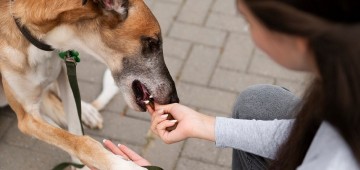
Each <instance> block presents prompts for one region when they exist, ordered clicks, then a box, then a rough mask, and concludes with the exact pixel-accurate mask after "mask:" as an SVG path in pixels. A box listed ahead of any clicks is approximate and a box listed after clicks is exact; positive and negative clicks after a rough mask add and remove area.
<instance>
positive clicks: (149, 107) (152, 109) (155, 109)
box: [146, 102, 160, 115]
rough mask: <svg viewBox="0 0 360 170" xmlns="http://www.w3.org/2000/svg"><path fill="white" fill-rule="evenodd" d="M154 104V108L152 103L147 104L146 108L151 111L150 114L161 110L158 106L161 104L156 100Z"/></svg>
mask: <svg viewBox="0 0 360 170" xmlns="http://www.w3.org/2000/svg"><path fill="white" fill-rule="evenodd" d="M153 106H154V108H152V107H151V105H150V104H147V105H146V109H147V111H148V112H149V113H150V115H153V114H154V112H155V111H157V110H159V109H158V107H159V106H160V105H159V104H157V103H155V102H154V103H153Z"/></svg>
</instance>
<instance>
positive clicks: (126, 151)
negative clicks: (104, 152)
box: [103, 139, 151, 166]
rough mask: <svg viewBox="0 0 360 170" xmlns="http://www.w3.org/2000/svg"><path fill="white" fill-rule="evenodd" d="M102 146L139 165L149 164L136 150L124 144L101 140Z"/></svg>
mask: <svg viewBox="0 0 360 170" xmlns="http://www.w3.org/2000/svg"><path fill="white" fill-rule="evenodd" d="M103 144H104V146H105V147H106V148H107V149H109V150H110V151H111V152H112V153H114V154H115V155H120V156H122V157H124V159H128V160H131V161H133V162H134V163H136V164H137V165H139V166H149V165H151V164H150V162H149V161H147V160H146V159H144V158H143V157H141V156H140V155H138V154H137V153H136V152H134V151H133V150H131V149H130V148H128V147H127V146H125V145H120V144H119V145H118V146H116V145H115V144H114V143H112V142H111V141H110V140H106V139H104V140H103Z"/></svg>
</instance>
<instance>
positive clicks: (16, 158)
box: [0, 0, 306, 170]
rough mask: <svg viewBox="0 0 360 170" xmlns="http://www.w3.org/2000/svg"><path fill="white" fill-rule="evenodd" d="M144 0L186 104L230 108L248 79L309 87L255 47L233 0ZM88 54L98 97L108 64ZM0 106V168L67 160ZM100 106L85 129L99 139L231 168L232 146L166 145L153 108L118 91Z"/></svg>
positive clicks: (88, 84)
mask: <svg viewBox="0 0 360 170" xmlns="http://www.w3.org/2000/svg"><path fill="white" fill-rule="evenodd" d="M146 3H147V4H148V5H149V7H150V8H151V10H152V11H153V13H154V14H155V16H156V17H157V18H158V20H159V22H160V25H161V27H162V34H163V39H164V54H165V60H166V63H167V65H168V68H169V70H170V72H171V75H172V76H173V78H174V79H175V81H176V86H177V89H178V93H179V97H180V100H181V102H182V103H183V104H186V105H188V106H190V107H192V108H194V109H196V110H198V111H200V112H203V113H206V114H209V115H213V116H228V115H230V114H231V109H232V105H233V103H234V101H235V99H236V97H237V96H238V95H239V93H241V91H243V90H244V89H245V88H246V87H247V86H249V85H253V84H264V83H265V84H276V85H280V86H284V87H286V88H288V89H290V90H291V91H293V92H294V93H295V94H297V95H299V96H300V95H302V94H303V91H304V84H305V82H306V81H304V80H305V79H306V75H305V74H302V73H294V72H292V71H289V70H286V69H284V68H282V67H280V66H278V65H276V64H275V63H274V62H273V61H271V60H270V59H269V58H268V57H266V56H265V54H263V53H262V52H261V51H259V50H258V49H256V48H255V47H254V44H253V43H252V42H251V39H250V37H249V33H248V32H247V31H246V29H245V27H246V24H245V21H244V20H243V19H242V18H241V16H239V15H238V14H237V13H236V10H235V5H234V3H235V2H234V0H146ZM82 59H83V61H82V62H81V63H80V64H79V65H78V66H79V67H78V74H79V80H80V87H81V94H82V98H83V99H84V100H85V101H92V100H93V99H95V97H96V96H97V95H98V94H99V93H100V91H101V81H102V75H103V72H104V70H105V69H106V68H105V66H104V65H102V64H101V63H99V62H97V61H96V60H94V59H92V58H91V57H83V58H82ZM89 68H91V69H89ZM0 113H1V114H0V170H21V169H27V170H40V169H44V170H47V169H51V167H53V166H54V165H56V164H57V163H60V162H63V161H68V160H69V156H68V155H67V154H66V153H65V152H63V151H61V150H59V149H57V148H55V147H52V146H50V145H48V144H45V143H44V142H41V141H38V140H36V139H34V138H31V137H28V136H25V135H23V134H21V133H20V132H19V130H18V128H17V125H16V123H17V120H16V117H15V115H14V113H13V112H12V111H11V110H10V109H9V108H8V107H5V108H1V109H0ZM101 113H102V115H103V117H104V128H103V129H101V130H89V129H86V133H87V134H89V135H91V136H92V137H94V138H95V139H97V140H99V141H101V140H102V139H103V138H107V139H111V140H114V141H115V142H119V143H123V144H127V145H128V146H129V147H131V148H133V149H134V150H136V151H137V152H138V153H140V154H141V155H143V156H144V157H145V158H147V159H148V160H150V161H151V162H152V163H153V164H155V165H159V166H161V167H163V168H164V169H166V170H168V169H175V170H185V169H186V170H188V169H198V170H202V169H204V170H229V169H231V168H230V167H231V149H219V148H215V145H214V143H212V142H208V141H202V140H198V139H189V140H186V141H183V142H180V143H177V144H172V145H166V144H164V143H163V142H162V141H160V140H159V139H157V138H149V137H148V136H147V132H148V128H149V125H150V121H149V116H148V115H147V114H146V113H137V112H135V111H132V110H131V109H129V108H128V106H126V104H125V102H124V100H123V99H122V96H121V95H120V94H118V95H117V96H115V98H114V99H113V100H112V101H111V103H110V104H109V105H108V106H107V107H106V108H105V109H104V111H102V112H101Z"/></svg>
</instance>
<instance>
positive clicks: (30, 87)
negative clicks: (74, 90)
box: [0, 0, 178, 170]
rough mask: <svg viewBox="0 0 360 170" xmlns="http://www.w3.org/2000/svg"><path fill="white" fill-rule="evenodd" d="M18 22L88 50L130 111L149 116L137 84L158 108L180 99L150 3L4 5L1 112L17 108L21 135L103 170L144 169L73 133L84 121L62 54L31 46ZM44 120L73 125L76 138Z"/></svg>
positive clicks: (22, 1) (61, 44) (28, 1)
mask: <svg viewBox="0 0 360 170" xmlns="http://www.w3.org/2000/svg"><path fill="white" fill-rule="evenodd" d="M14 17H15V18H18V19H19V20H20V22H21V24H22V25H24V26H26V27H27V28H28V29H29V30H30V32H31V33H32V34H33V35H34V36H35V37H36V38H39V39H41V40H42V41H44V42H46V43H47V44H49V45H51V46H52V47H53V48H55V49H57V50H68V49H76V50H81V51H85V52H87V53H88V54H90V55H92V56H94V57H96V58H97V59H99V60H100V61H102V62H104V63H105V64H106V65H107V66H108V68H109V69H110V71H111V73H112V76H113V78H114V80H115V83H116V84H117V85H118V86H119V88H120V91H121V92H122V93H123V94H124V97H125V99H126V101H127V103H128V104H129V105H130V107H131V108H133V109H135V110H139V111H145V108H144V104H143V103H141V102H139V101H138V100H137V99H136V95H135V94H134V91H133V89H132V88H133V87H132V84H133V82H134V81H135V80H139V81H140V82H141V83H142V84H143V85H144V86H146V88H147V90H148V91H149V92H150V93H151V94H152V95H153V96H154V99H155V102H157V103H160V104H167V103H172V102H178V98H177V94H176V89H175V85H174V82H173V80H172V79H171V77H170V74H169V72H168V70H167V68H166V66H165V63H164V59H163V53H162V40H161V32H160V27H159V24H158V23H157V21H156V19H155V17H154V16H153V15H152V13H151V12H150V10H149V9H148V8H147V7H146V5H145V4H144V2H143V1H142V0H94V1H90V0H89V1H88V2H87V4H86V5H84V6H82V3H81V1H80V0H62V1H59V0H14V1H13V3H11V0H0V28H1V29H0V73H1V74H0V81H1V82H0V106H4V105H6V104H9V105H10V106H11V107H12V109H13V110H14V111H15V113H16V115H17V118H18V127H19V129H20V130H21V131H22V132H23V133H25V134H28V135H31V136H34V137H36V138H38V139H40V140H43V141H45V142H48V143H50V144H52V145H55V146H57V147H59V148H61V149H63V150H65V151H66V152H68V153H70V154H71V155H74V156H76V157H77V158H79V159H80V160H81V161H82V162H83V163H85V164H86V165H88V166H90V167H93V168H96V169H102V170H107V169H142V168H141V167H138V166H137V165H135V164H134V163H132V162H131V161H125V160H123V159H121V158H120V157H118V156H115V155H113V154H112V153H110V152H109V151H107V150H106V149H104V148H103V146H102V145H101V144H100V143H98V142H96V141H95V140H93V139H91V138H90V137H88V136H78V135H74V134H72V133H75V134H79V123H78V122H77V121H76V111H75V110H76V109H74V104H73V103H72V102H73V97H72V94H71V93H70V90H69V85H68V83H67V82H66V76H65V73H66V71H65V70H64V65H63V63H62V61H61V60H60V59H59V58H58V57H57V56H56V55H57V54H56V52H46V51H42V50H40V49H38V48H36V47H35V46H33V45H32V44H31V43H29V42H28V41H27V40H26V39H25V38H24V37H23V35H22V34H21V32H20V31H19V30H18V28H17V26H16V24H15V22H14ZM1 86H2V87H1ZM4 94H5V96H6V99H5V98H4ZM60 97H61V98H62V101H63V103H64V105H65V107H64V108H63V107H62V103H61V100H60ZM95 104H96V103H95ZM84 105H85V106H84ZM98 107H99V106H98ZM84 108H85V109H84ZM83 109H84V110H85V112H86V113H85V117H86V116H88V119H89V120H88V123H89V124H90V125H92V126H93V127H101V125H99V124H101V123H102V122H101V121H102V120H101V117H100V116H99V115H98V113H97V112H96V109H95V108H93V107H92V106H90V105H89V104H87V105H86V103H83ZM64 110H65V112H64ZM69 112H72V113H71V114H70V113H69ZM83 114H84V112H83ZM72 115H75V117H72ZM44 118H46V119H49V120H50V121H53V123H54V124H68V126H69V130H70V131H72V133H69V132H68V131H65V130H62V129H60V128H58V127H54V126H51V125H50V124H48V123H46V122H45V121H44ZM84 121H86V120H84ZM119 135H121V134H119Z"/></svg>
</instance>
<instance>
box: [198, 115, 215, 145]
mask: <svg viewBox="0 0 360 170" xmlns="http://www.w3.org/2000/svg"><path fill="white" fill-rule="evenodd" d="M200 122H201V123H200V126H199V128H197V129H194V131H195V132H196V135H195V136H194V137H196V138H200V139H205V140H209V141H215V117H212V116H208V115H204V114H200Z"/></svg>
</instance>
